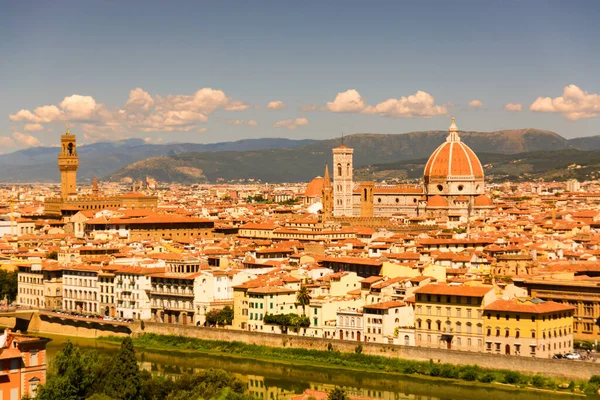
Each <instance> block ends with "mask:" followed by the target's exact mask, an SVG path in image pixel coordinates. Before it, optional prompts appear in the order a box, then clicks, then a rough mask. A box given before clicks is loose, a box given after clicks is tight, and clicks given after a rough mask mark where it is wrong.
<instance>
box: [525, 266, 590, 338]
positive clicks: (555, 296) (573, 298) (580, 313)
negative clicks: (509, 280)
mask: <svg viewBox="0 0 600 400" xmlns="http://www.w3.org/2000/svg"><path fill="white" fill-rule="evenodd" d="M514 283H515V285H516V286H518V287H521V288H525V289H527V292H528V293H529V296H531V297H533V298H539V299H542V300H547V301H555V302H558V303H563V304H565V305H569V306H572V307H574V315H573V334H574V339H575V340H597V339H598V335H600V327H599V326H598V324H597V323H596V321H598V319H599V318H600V286H598V284H597V282H596V281H595V280H594V279H593V278H591V279H585V280H584V279H578V280H575V278H574V276H573V273H571V274H565V275H564V277H561V278H555V279H551V280H543V279H541V278H536V277H534V278H531V279H524V278H514Z"/></svg>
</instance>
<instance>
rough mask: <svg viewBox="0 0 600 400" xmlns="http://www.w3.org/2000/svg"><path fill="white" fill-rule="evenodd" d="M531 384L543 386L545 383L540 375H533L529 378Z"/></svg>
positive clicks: (537, 386)
mask: <svg viewBox="0 0 600 400" xmlns="http://www.w3.org/2000/svg"><path fill="white" fill-rule="evenodd" d="M531 384H532V385H533V386H534V387H536V388H543V387H544V386H545V385H546V379H545V378H544V377H543V376H541V375H534V376H533V378H531Z"/></svg>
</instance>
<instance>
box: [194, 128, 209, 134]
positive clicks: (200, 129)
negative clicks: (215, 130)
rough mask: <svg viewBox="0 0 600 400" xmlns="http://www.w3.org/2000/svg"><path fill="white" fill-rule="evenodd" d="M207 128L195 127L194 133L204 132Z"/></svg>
mask: <svg viewBox="0 0 600 400" xmlns="http://www.w3.org/2000/svg"><path fill="white" fill-rule="evenodd" d="M207 130H208V128H198V129H196V133H204V132H206V131H207Z"/></svg>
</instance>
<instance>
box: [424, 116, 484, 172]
mask: <svg viewBox="0 0 600 400" xmlns="http://www.w3.org/2000/svg"><path fill="white" fill-rule="evenodd" d="M423 175H424V176H423V178H424V180H425V183H426V184H427V183H429V182H437V181H440V182H441V181H446V180H448V179H453V178H459V179H460V178H466V179H472V180H481V179H483V168H482V167H481V162H479V159H478V158H477V156H476V155H475V153H474V152H473V150H471V148H470V147H469V146H467V145H466V144H464V143H463V142H461V140H460V137H459V136H458V128H457V127H456V124H455V123H454V118H452V125H450V130H449V135H448V137H447V138H446V142H445V143H443V144H441V145H440V146H439V147H438V148H437V149H436V150H435V151H434V152H433V153H432V154H431V157H429V161H427V164H426V166H425V172H424V174H423Z"/></svg>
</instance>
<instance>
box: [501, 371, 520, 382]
mask: <svg viewBox="0 0 600 400" xmlns="http://www.w3.org/2000/svg"><path fill="white" fill-rule="evenodd" d="M521 380H522V375H521V374H520V373H519V372H516V371H508V372H507V373H506V374H504V383H508V384H510V385H516V384H517V383H519V382H521Z"/></svg>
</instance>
